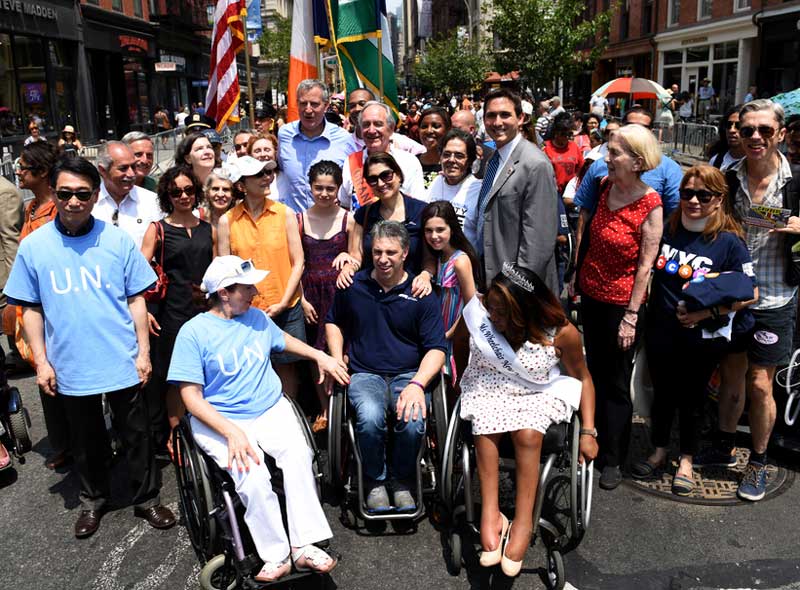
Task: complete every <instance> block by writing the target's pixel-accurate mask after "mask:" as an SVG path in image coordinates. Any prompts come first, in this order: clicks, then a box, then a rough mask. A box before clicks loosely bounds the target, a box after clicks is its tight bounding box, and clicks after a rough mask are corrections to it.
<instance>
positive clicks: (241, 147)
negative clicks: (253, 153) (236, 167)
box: [233, 141, 248, 150]
mask: <svg viewBox="0 0 800 590" xmlns="http://www.w3.org/2000/svg"><path fill="white" fill-rule="evenodd" d="M247 144H248V142H247V141H245V142H244V143H235V144H233V145H234V147H235V148H236V149H237V150H244V149H247Z"/></svg>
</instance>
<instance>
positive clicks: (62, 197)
mask: <svg viewBox="0 0 800 590" xmlns="http://www.w3.org/2000/svg"><path fill="white" fill-rule="evenodd" d="M93 194H94V191H71V190H60V191H56V197H58V200H59V201H69V200H70V199H71V198H72V197H78V200H79V201H82V202H84V203H85V202H86V201H88V200H89V199H91V198H92V195H93Z"/></svg>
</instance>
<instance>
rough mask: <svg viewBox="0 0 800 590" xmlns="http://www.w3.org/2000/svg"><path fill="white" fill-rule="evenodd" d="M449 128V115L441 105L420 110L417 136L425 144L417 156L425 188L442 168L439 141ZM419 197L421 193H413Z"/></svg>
mask: <svg viewBox="0 0 800 590" xmlns="http://www.w3.org/2000/svg"><path fill="white" fill-rule="evenodd" d="M449 130H450V115H448V113H447V110H445V109H443V108H441V107H431V108H429V109H425V110H424V111H422V114H421V115H420V119H419V138H420V141H421V142H422V145H424V146H425V149H426V151H425V153H424V154H420V155H419V156H417V158H419V162H420V164H422V174H423V177H424V179H425V188H426V189H428V188H429V187H430V186H431V183H432V182H433V180H434V179H435V178H436V177H437V176H438V174H439V172H441V170H442V163H441V152H440V148H441V145H440V144H441V141H442V138H443V137H444V136H445V134H446V133H447V132H448V131H449ZM415 196H416V197H418V198H421V196H422V195H415Z"/></svg>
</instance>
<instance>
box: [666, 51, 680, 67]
mask: <svg viewBox="0 0 800 590" xmlns="http://www.w3.org/2000/svg"><path fill="white" fill-rule="evenodd" d="M682 63H683V51H666V52H664V65H665V66H670V65H675V64H678V65H680V64H682Z"/></svg>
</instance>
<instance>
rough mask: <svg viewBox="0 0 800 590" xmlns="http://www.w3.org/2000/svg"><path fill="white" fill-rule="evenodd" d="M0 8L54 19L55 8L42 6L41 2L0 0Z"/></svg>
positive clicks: (5, 10)
mask: <svg viewBox="0 0 800 590" xmlns="http://www.w3.org/2000/svg"><path fill="white" fill-rule="evenodd" d="M0 10H2V11H4V12H18V13H19V14H25V15H28V16H34V17H38V18H46V19H49V20H56V10H55V8H52V7H50V6H42V5H41V4H33V3H32V2H22V0H0Z"/></svg>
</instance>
